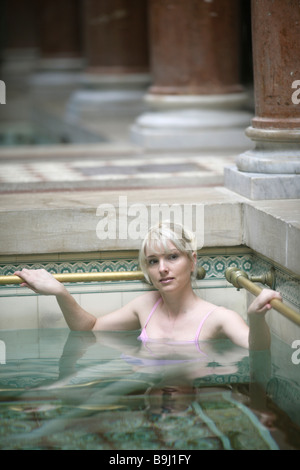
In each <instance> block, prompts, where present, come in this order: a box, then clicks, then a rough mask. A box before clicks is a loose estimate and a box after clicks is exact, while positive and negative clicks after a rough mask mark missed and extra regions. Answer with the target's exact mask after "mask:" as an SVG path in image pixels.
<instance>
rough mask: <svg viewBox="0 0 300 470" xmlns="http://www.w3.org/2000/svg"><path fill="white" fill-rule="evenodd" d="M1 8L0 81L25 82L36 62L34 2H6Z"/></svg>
mask: <svg viewBox="0 0 300 470" xmlns="http://www.w3.org/2000/svg"><path fill="white" fill-rule="evenodd" d="M0 8H1V10H0V29H1V44H0V53H1V64H0V65H1V79H2V80H3V79H5V80H6V81H7V82H12V81H13V82H14V83H18V82H23V81H24V77H25V76H28V75H30V73H32V70H33V69H34V67H35V64H36V60H37V51H38V49H37V47H38V46H37V30H36V23H35V0H28V1H27V2H24V1H23V0H10V1H5V2H1V6H0ZM1 49H2V50H1Z"/></svg>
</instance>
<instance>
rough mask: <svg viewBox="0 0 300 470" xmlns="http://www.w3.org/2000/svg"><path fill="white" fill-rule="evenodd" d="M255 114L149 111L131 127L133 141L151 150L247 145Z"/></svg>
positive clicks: (189, 110)
mask: <svg viewBox="0 0 300 470" xmlns="http://www.w3.org/2000/svg"><path fill="white" fill-rule="evenodd" d="M250 119H251V114H250V113H248V112H246V111H241V110H235V111H233V110H226V109H224V110H218V109H202V110H199V109H198V110H197V109H177V110H174V111H170V110H169V111H161V112H147V113H144V114H142V115H141V116H139V117H138V118H137V119H136V122H135V123H134V125H133V126H132V127H131V141H132V142H133V143H135V144H137V145H140V146H142V147H146V148H149V149H196V148H201V149H213V148H217V149H220V148H222V149H224V148H226V147H227V148H240V149H241V148H246V147H247V145H249V140H248V139H247V138H246V136H245V127H247V126H248V125H249V121H250Z"/></svg>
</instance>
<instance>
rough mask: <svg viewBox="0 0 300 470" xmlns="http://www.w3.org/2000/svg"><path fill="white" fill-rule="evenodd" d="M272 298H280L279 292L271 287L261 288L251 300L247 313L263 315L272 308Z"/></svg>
mask: <svg viewBox="0 0 300 470" xmlns="http://www.w3.org/2000/svg"><path fill="white" fill-rule="evenodd" d="M272 299H278V300H282V297H281V295H280V294H279V292H276V291H274V290H271V289H263V290H262V291H261V293H260V294H259V295H258V296H257V297H256V298H255V299H254V300H253V302H252V303H251V305H249V308H248V315H253V314H257V315H265V314H266V313H267V312H268V310H270V309H271V308H272V305H271V304H270V302H271V300H272Z"/></svg>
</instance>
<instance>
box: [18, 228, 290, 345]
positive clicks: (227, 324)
mask: <svg viewBox="0 0 300 470" xmlns="http://www.w3.org/2000/svg"><path fill="white" fill-rule="evenodd" d="M196 262H197V260H196V244H195V236H194V234H192V233H191V232H189V231H188V230H186V229H185V228H184V227H182V226H181V225H179V224H173V223H169V222H167V223H162V224H160V225H158V226H156V227H154V228H152V229H151V230H150V231H149V232H148V234H147V236H146V237H145V240H144V242H143V244H142V247H141V250H140V265H141V268H142V270H143V272H144V274H145V277H146V279H147V280H148V281H149V282H150V283H152V284H153V286H154V287H155V288H156V290H155V291H149V292H147V293H146V294H143V295H141V296H138V297H137V298H135V299H134V300H132V301H131V302H130V303H128V304H127V305H125V306H124V307H122V308H120V309H118V310H116V311H114V312H112V313H109V314H107V315H103V316H100V317H99V318H96V317H95V316H93V315H91V314H90V313H88V312H86V311H85V310H84V309H82V308H81V307H80V306H79V305H78V304H77V302H76V301H75V300H74V298H73V297H72V296H71V295H70V294H69V292H68V291H67V289H66V288H65V287H64V285H63V284H61V283H60V282H58V281H57V280H56V279H55V278H54V277H53V276H52V275H51V274H50V273H48V272H47V271H45V270H44V269H41V270H27V269H23V270H22V271H16V273H15V274H16V275H18V276H20V277H21V278H22V279H23V280H24V282H23V283H22V284H21V285H22V286H27V287H29V288H31V289H32V290H33V291H34V292H36V293H39V294H44V295H55V296H56V298H57V301H58V304H59V306H60V308H61V310H62V312H63V314H64V317H65V319H66V322H67V324H68V326H69V327H70V329H71V330H94V331H96V330H111V331H114V330H135V329H139V328H141V329H142V331H141V335H140V336H139V339H140V340H141V341H143V342H144V343H147V342H148V341H149V342H150V341H152V342H167V343H170V342H171V343H172V342H174V343H177V342H181V343H196V344H198V342H199V341H203V340H209V339H215V338H224V337H227V338H229V339H230V340H231V341H232V342H233V343H235V344H237V345H238V346H242V347H244V348H250V349H267V348H268V347H269V345H270V334H269V329H268V326H267V324H266V322H265V313H266V312H267V311H268V310H269V309H270V308H271V305H270V303H269V302H270V300H271V299H273V298H279V299H281V297H280V295H279V294H278V293H277V292H275V291H272V290H269V289H264V290H263V291H262V293H261V294H260V295H259V296H258V297H257V298H256V299H255V300H254V301H253V302H252V304H251V305H250V307H249V309H248V318H249V327H250V328H249V327H248V325H247V324H246V323H245V322H244V320H243V319H242V318H241V316H240V315H239V314H238V313H236V312H234V311H232V310H229V309H227V308H224V307H221V306H216V305H213V304H212V303H210V302H207V301H205V300H203V299H201V298H200V297H198V296H197V295H196V294H195V292H194V291H193V288H192V279H193V277H194V273H195V271H196V267H197V266H196Z"/></svg>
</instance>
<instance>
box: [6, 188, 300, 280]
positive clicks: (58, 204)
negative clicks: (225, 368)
mask: <svg viewBox="0 0 300 470" xmlns="http://www.w3.org/2000/svg"><path fill="white" fill-rule="evenodd" d="M120 196H122V197H125V196H126V198H127V199H126V200H127V204H128V206H129V205H131V204H136V203H143V204H145V205H146V206H147V207H150V206H151V205H152V204H168V205H172V204H193V203H194V204H195V203H203V204H204V231H205V233H204V247H231V246H240V245H246V246H248V247H249V248H251V249H253V250H255V251H256V252H257V253H259V254H261V255H263V256H265V257H267V258H269V259H271V260H273V261H274V262H276V263H278V264H280V265H281V266H283V267H284V268H286V269H288V270H289V271H291V272H292V273H293V274H294V275H297V276H298V275H300V250H299V240H300V203H299V200H298V199H297V200H268V201H252V200H249V199H247V198H245V197H242V196H240V195H238V194H236V193H234V192H232V191H230V190H229V189H227V188H224V187H221V186H220V187H205V188H186V187H182V188H180V187H179V188H168V189H159V190H157V189H156V190H151V189H142V190H141V189H139V190H124V191H120V192H116V191H109V190H105V191H93V190H91V191H57V192H55V191H53V192H36V193H33V192H29V193H9V194H8V193H7V194H2V195H1V203H0V220H1V223H0V240H1V245H0V256H1V257H5V256H7V255H9V256H11V255H30V254H40V253H77V252H86V253H88V252H95V251H100V250H101V251H103V250H136V249H138V248H139V245H140V240H131V239H129V238H128V239H124V240H118V239H117V240H100V239H99V238H98V237H97V233H96V228H97V224H98V222H99V220H100V216H99V215H97V213H96V211H97V208H98V206H99V205H101V204H107V203H109V204H112V205H113V206H114V207H115V208H116V210H117V208H118V205H119V200H120V199H119V197H120Z"/></svg>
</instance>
